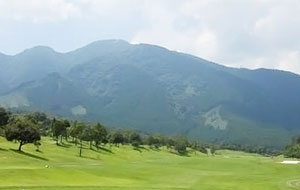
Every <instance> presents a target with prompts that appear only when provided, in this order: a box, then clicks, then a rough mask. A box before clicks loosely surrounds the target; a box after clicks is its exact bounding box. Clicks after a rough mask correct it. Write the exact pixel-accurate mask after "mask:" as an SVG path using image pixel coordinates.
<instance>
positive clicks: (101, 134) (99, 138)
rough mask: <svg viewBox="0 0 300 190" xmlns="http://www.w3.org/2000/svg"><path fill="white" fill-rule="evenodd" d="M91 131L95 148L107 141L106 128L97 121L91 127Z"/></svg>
mask: <svg viewBox="0 0 300 190" xmlns="http://www.w3.org/2000/svg"><path fill="white" fill-rule="evenodd" d="M92 131H93V137H92V138H93V141H95V145H96V148H97V149H98V147H99V144H101V143H104V142H105V141H107V130H106V129H105V127H104V126H103V125H101V124H100V123H97V124H96V125H94V126H93V127H92Z"/></svg>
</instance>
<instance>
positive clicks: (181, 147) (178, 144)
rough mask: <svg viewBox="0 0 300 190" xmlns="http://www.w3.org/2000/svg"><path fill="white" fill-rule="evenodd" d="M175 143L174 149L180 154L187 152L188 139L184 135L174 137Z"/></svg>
mask: <svg viewBox="0 0 300 190" xmlns="http://www.w3.org/2000/svg"><path fill="white" fill-rule="evenodd" d="M174 141H175V145H174V149H175V150H176V151H177V152H178V154H180V155H184V154H186V153H187V146H188V141H187V139H186V138H184V137H177V138H175V139H174Z"/></svg>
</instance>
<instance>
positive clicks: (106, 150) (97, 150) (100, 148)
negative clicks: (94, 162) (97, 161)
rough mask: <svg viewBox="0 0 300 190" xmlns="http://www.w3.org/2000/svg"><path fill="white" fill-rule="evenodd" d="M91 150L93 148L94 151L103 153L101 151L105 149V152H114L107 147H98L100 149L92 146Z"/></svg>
mask: <svg viewBox="0 0 300 190" xmlns="http://www.w3.org/2000/svg"><path fill="white" fill-rule="evenodd" d="M90 150H92V151H94V152H97V153H101V151H104V152H106V153H110V154H114V153H113V152H112V151H111V150H109V149H107V148H104V147H98V149H94V148H92V149H90Z"/></svg>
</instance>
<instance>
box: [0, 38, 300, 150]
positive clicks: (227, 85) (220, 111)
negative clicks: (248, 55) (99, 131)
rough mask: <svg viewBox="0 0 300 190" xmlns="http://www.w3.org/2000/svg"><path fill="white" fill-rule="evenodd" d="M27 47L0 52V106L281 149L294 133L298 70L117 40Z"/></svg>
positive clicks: (299, 104)
mask: <svg viewBox="0 0 300 190" xmlns="http://www.w3.org/2000/svg"><path fill="white" fill-rule="evenodd" d="M29 52H30V53H28V51H27V53H25V54H18V55H16V56H12V58H11V59H9V61H5V59H1V55H0V62H2V63H0V66H1V67H3V69H1V70H2V73H1V71H0V79H1V80H0V81H2V83H3V84H1V83H0V89H1V90H0V105H4V106H5V107H15V108H22V109H28V110H36V109H37V110H41V111H45V112H51V113H53V114H58V115H61V116H64V117H69V118H73V119H81V120H86V121H91V122H92V121H97V120H100V121H101V122H103V123H105V124H107V125H108V126H114V127H121V128H127V127H128V128H133V129H138V130H144V131H149V132H162V133H168V134H178V133H180V134H183V135H186V136H189V137H191V138H194V139H197V140H203V141H220V142H233V143H235V142H239V143H241V142H242V143H249V144H256V143H257V144H263V145H268V146H277V147H282V146H284V145H285V144H286V143H287V141H288V139H289V138H290V137H291V136H292V135H293V133H295V132H297V131H300V128H299V126H300V119H299V118H298V114H297V113H300V97H298V96H297V94H300V76H299V75H297V74H293V73H290V72H284V71H277V70H268V69H256V70H250V69H238V68H231V67H226V66H223V65H220V64H217V63H213V62H210V61H207V60H205V59H202V58H198V57H196V56H193V55H189V54H185V53H180V52H176V51H170V50H168V49H166V48H163V47H160V46H155V45H149V44H137V45H136V44H130V43H128V42H126V41H123V40H104V41H97V42H94V43H91V44H88V45H86V46H84V47H82V48H79V49H76V50H74V51H70V52H67V53H57V52H55V51H54V50H53V49H48V48H47V47H41V46H38V47H35V48H33V49H31V50H29ZM20 55H22V56H21V58H20ZM3 65H8V66H7V67H6V68H5V67H4V66H3ZM45 65H46V66H47V67H46V68H45ZM5 69H6V70H5ZM4 71H5V73H4ZM1 74H3V75H1ZM12 76H13V77H12ZM248 134H249V135H250V136H248ZM275 139H277V140H275Z"/></svg>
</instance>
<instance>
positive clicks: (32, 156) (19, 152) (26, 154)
mask: <svg viewBox="0 0 300 190" xmlns="http://www.w3.org/2000/svg"><path fill="white" fill-rule="evenodd" d="M10 150H11V151H13V152H15V153H18V154H21V155H24V156H28V157H31V158H35V159H39V160H43V161H49V160H48V159H46V158H43V157H40V156H37V155H34V154H30V153H28V152H23V151H19V150H15V149H10Z"/></svg>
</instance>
